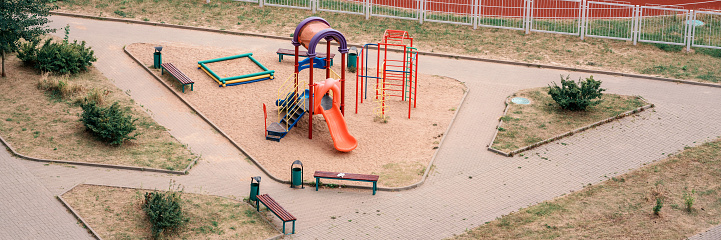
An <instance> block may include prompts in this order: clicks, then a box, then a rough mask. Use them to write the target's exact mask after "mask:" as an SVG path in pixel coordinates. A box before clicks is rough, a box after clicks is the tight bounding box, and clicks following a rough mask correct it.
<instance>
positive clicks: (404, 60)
mask: <svg viewBox="0 0 721 240" xmlns="http://www.w3.org/2000/svg"><path fill="white" fill-rule="evenodd" d="M406 49H407V48H406V47H405V46H403V57H402V58H403V72H404V73H403V86H402V89H403V90H402V91H401V101H405V100H406V76H407V75H406V73H405V71H406V62H407V60H406ZM409 80H410V79H409ZM410 100H411V99H410V98H409V99H408V101H410Z"/></svg>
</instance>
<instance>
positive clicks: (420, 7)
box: [416, 0, 426, 24]
mask: <svg viewBox="0 0 721 240" xmlns="http://www.w3.org/2000/svg"><path fill="white" fill-rule="evenodd" d="M416 2H417V3H418V4H416V5H417V6H418V22H419V23H420V24H423V19H424V18H425V17H426V14H425V13H426V10H425V8H426V3H425V1H424V0H416Z"/></svg>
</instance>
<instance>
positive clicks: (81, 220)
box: [56, 183, 284, 240]
mask: <svg viewBox="0 0 721 240" xmlns="http://www.w3.org/2000/svg"><path fill="white" fill-rule="evenodd" d="M79 185H90V186H99V187H114V188H124V189H132V190H143V191H157V190H152V189H144V188H130V187H122V186H112V185H102V184H91V183H78V184H75V185H74V186H73V187H71V188H70V189H68V190H66V191H65V192H63V193H61V194H60V195H58V196H56V197H57V198H58V200H60V202H61V203H62V204H63V205H65V207H66V208H67V209H68V210H70V212H71V213H72V214H73V215H74V216H75V218H77V219H78V220H80V222H82V223H83V225H84V226H85V227H86V228H87V229H88V230H89V231H90V233H91V234H92V235H93V236H94V237H95V238H96V239H98V240H103V238H101V237H100V235H98V233H96V232H95V230H93V228H92V227H90V225H89V224H88V223H87V222H85V219H83V218H82V217H81V216H80V214H78V213H77V212H76V211H75V209H73V207H71V206H70V204H68V203H67V202H66V201H65V199H63V197H62V195H65V194H66V193H68V192H70V190H73V189H74V188H75V187H77V186H79ZM198 194H200V195H205V196H213V197H220V198H225V199H228V200H231V201H235V202H241V203H245V204H248V205H250V206H251V207H252V208H255V207H254V206H253V205H251V204H250V203H247V202H245V201H238V200H236V199H232V198H229V197H224V196H218V195H209V194H202V193H198ZM261 218H262V219H263V220H265V222H266V223H268V224H269V225H270V226H271V227H273V229H275V230H276V231H278V232H280V229H278V228H277V227H275V225H274V224H273V223H271V222H269V221H268V220H267V219H265V217H262V216H261ZM283 236H284V234H283V233H280V234H278V235H275V236H272V237H270V238H267V239H266V240H276V239H281V238H283Z"/></svg>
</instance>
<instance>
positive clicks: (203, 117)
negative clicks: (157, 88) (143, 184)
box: [123, 48, 469, 192]
mask: <svg viewBox="0 0 721 240" xmlns="http://www.w3.org/2000/svg"><path fill="white" fill-rule="evenodd" d="M123 51H124V52H125V54H127V55H128V56H130V58H132V59H133V60H134V61H135V62H136V63H138V65H140V66H141V67H142V68H143V69H145V71H146V72H148V73H149V74H150V75H152V76H153V78H155V80H158V82H160V83H161V84H163V86H165V88H167V89H168V90H169V91H170V92H172V93H173V95H175V96H176V97H178V99H180V101H181V102H183V104H185V105H186V106H188V107H189V108H190V109H191V110H193V112H195V113H197V114H198V116H200V118H202V119H203V121H205V122H206V123H208V124H210V126H211V127H213V129H215V130H216V131H218V132H219V133H220V135H222V136H223V137H225V138H226V139H227V140H228V141H229V142H230V143H231V144H233V146H235V147H236V148H237V149H238V150H240V151H241V152H242V153H243V154H245V155H246V156H248V158H250V160H251V161H252V162H253V164H255V165H256V166H257V167H258V168H260V170H261V171H263V173H265V174H266V175H268V176H269V177H270V178H271V179H272V180H274V181H276V182H279V183H283V184H290V181H285V180H281V179H279V178H277V177H276V176H274V175H272V174H271V173H270V172H269V171H268V170H267V169H266V168H265V167H263V165H262V164H260V162H258V161H257V160H256V159H255V158H254V157H253V156H252V155H250V154H249V153H248V152H246V151H245V150H244V149H243V148H242V147H241V146H240V145H239V144H238V143H237V142H235V140H233V139H232V138H231V137H230V136H229V135H228V134H226V133H225V132H223V130H221V129H220V127H218V126H217V125H215V124H214V123H213V122H212V121H210V119H208V118H207V117H206V116H205V115H203V114H202V113H201V112H200V111H198V110H197V109H196V108H195V106H193V105H192V104H190V102H188V101H187V100H185V98H183V96H182V95H180V94H179V93H178V92H177V91H175V90H174V89H173V87H172V86H170V85H169V84H167V83H166V82H165V81H163V80H162V79H161V78H160V76H158V75H157V74H155V73H154V72H153V71H152V70H150V69H149V68H148V67H146V66H145V65H144V64H143V63H142V62H141V61H140V60H138V59H137V58H136V57H135V56H133V54H131V53H130V52H128V50H126V49H125V48H123ZM454 80H455V79H454ZM456 81H458V80H456ZM458 82H459V83H461V84H462V85H463V87H465V91H464V94H463V98H462V99H461V102H460V103H459V105H458V108H457V109H458V110H457V111H456V113H455V114H454V115H453V119H451V123H450V124H449V125H448V128H447V129H446V131H445V132H444V134H443V137H442V138H441V141H440V143H439V145H438V149H436V151H435V152H434V153H433V157H432V158H431V161H430V162H429V163H428V166H427V167H426V170H425V173H424V174H423V177H422V178H421V180H420V181H419V182H417V183H414V184H411V185H408V186H405V187H393V188H390V187H378V188H377V190H380V191H391V192H393V191H401V190H408V189H413V188H416V187H418V186H420V185H422V184H423V183H424V182H425V180H426V178H427V177H428V172H429V171H430V169H431V166H432V165H433V162H434V160H435V159H436V155H437V154H438V151H439V150H440V147H441V146H442V145H443V140H444V139H445V138H446V135H447V134H448V132H449V131H450V129H451V127H452V126H453V123H454V122H455V120H456V116H458V112H459V111H460V109H461V106H463V103H464V102H465V100H466V96H468V92H469V89H468V86H466V84H465V83H463V82H461V81H458ZM343 186H344V187H347V188H358V189H372V187H369V186H360V185H343Z"/></svg>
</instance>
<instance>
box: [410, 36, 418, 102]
mask: <svg viewBox="0 0 721 240" xmlns="http://www.w3.org/2000/svg"><path fill="white" fill-rule="evenodd" d="M412 41H413V40H411V42H412ZM418 57H419V54H418V51H416V74H415V75H414V76H413V77H414V78H415V80H414V81H413V82H414V84H415V87H414V89H413V108H415V107H416V100H418Z"/></svg>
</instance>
